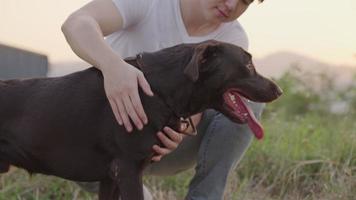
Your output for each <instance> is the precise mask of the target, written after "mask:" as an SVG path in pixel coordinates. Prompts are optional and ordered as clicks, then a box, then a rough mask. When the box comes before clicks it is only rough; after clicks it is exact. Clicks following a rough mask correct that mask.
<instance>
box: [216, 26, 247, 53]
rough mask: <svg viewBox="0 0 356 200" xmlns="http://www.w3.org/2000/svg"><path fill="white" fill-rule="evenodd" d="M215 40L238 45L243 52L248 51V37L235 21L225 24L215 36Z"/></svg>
mask: <svg viewBox="0 0 356 200" xmlns="http://www.w3.org/2000/svg"><path fill="white" fill-rule="evenodd" d="M216 39H217V40H221V41H223V42H228V43H232V44H235V45H238V46H240V47H242V48H244V49H245V50H247V49H248V36H247V33H246V31H245V29H244V28H243V27H242V25H241V24H240V23H239V22H238V21H237V20H235V21H233V22H230V23H227V24H225V26H224V27H223V30H222V31H221V33H220V34H219V35H218V36H217V38H216Z"/></svg>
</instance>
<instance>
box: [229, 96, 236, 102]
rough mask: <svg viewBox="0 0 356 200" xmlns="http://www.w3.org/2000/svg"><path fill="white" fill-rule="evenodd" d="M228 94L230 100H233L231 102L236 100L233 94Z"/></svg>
mask: <svg viewBox="0 0 356 200" xmlns="http://www.w3.org/2000/svg"><path fill="white" fill-rule="evenodd" d="M229 96H230V99H231V101H233V102H235V101H236V98H235V96H234V95H232V94H229Z"/></svg>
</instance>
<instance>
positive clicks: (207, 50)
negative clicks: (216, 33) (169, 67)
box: [184, 41, 219, 82]
mask: <svg viewBox="0 0 356 200" xmlns="http://www.w3.org/2000/svg"><path fill="white" fill-rule="evenodd" d="M218 45H219V43H218V42H217V41H208V42H204V43H201V44H198V45H197V46H195V47H194V51H193V55H192V58H191V59H190V61H189V63H188V65H187V66H186V67H185V69H184V74H185V75H187V76H188V78H189V79H190V80H191V81H193V82H195V81H197V80H198V78H199V69H200V66H201V65H202V64H204V63H205V62H206V61H207V60H208V59H209V58H211V57H212V56H215V55H216V51H217V47H218Z"/></svg>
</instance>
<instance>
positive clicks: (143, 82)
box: [138, 72, 153, 96]
mask: <svg viewBox="0 0 356 200" xmlns="http://www.w3.org/2000/svg"><path fill="white" fill-rule="evenodd" d="M138 84H139V85H140V86H141V88H142V90H143V91H144V92H145V93H146V94H147V95H149V96H153V92H152V90H151V86H150V84H149V83H148V82H147V80H146V78H145V76H144V75H143V73H142V72H141V73H139V75H138Z"/></svg>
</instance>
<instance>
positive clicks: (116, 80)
mask: <svg viewBox="0 0 356 200" xmlns="http://www.w3.org/2000/svg"><path fill="white" fill-rule="evenodd" d="M102 73H103V76H104V88H105V93H106V96H107V98H108V100H109V102H110V106H111V108H112V111H113V113H114V115H115V118H116V120H117V121H118V123H119V124H120V125H124V126H125V128H126V130H127V131H128V132H131V131H132V129H133V128H132V125H131V122H130V119H131V120H132V121H133V123H134V124H135V126H136V127H137V128H138V129H140V130H141V129H142V128H143V126H144V124H147V122H148V119H147V116H146V113H145V111H144V109H143V106H142V103H141V99H140V96H139V93H138V85H140V87H141V88H142V90H143V91H144V93H146V94H147V95H149V96H153V92H152V90H151V87H150V85H149V83H148V82H147V80H146V79H145V77H144V75H143V73H142V72H141V71H140V70H138V69H136V68H135V67H133V66H132V65H130V64H128V63H126V62H124V61H122V62H121V63H119V65H117V64H116V65H115V66H111V67H106V68H105V70H102Z"/></svg>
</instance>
